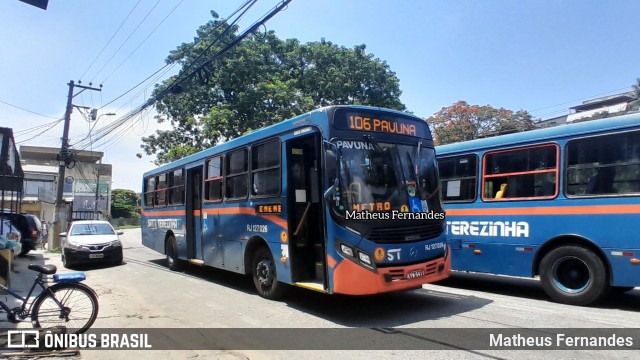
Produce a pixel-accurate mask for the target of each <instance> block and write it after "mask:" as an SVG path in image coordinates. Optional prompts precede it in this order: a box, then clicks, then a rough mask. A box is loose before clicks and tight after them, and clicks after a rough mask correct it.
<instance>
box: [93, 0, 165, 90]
mask: <svg viewBox="0 0 640 360" xmlns="http://www.w3.org/2000/svg"><path fill="white" fill-rule="evenodd" d="M160 1H162V0H158V1H157V2H156V3H155V5H153V7H152V8H151V10H149V12H148V13H147V14H146V15H145V16H144V17H143V18H142V20H141V21H140V22H139V23H138V25H137V26H136V28H135V29H133V31H131V33H130V34H129V36H128V37H127V38H126V39H125V40H124V41H123V42H122V45H120V47H119V48H118V50H116V52H114V53H113V55H111V57H110V58H109V60H107V62H106V63H105V64H104V65H103V66H102V67H101V68H100V70H98V72H97V73H96V74H95V75H94V76H93V78H92V79H91V82H93V80H95V78H96V77H98V75H100V72H102V70H104V68H105V67H106V66H107V65H109V63H110V62H111V60H112V59H113V58H114V57H115V56H116V54H118V52H119V51H120V49H122V47H123V46H124V45H125V44H126V43H127V41H129V39H131V36H133V34H135V32H136V31H137V30H138V28H139V27H140V25H142V23H144V21H145V20H147V18H148V17H149V15H150V14H151V12H152V11H153V9H155V8H156V6H158V4H159V3H160Z"/></svg>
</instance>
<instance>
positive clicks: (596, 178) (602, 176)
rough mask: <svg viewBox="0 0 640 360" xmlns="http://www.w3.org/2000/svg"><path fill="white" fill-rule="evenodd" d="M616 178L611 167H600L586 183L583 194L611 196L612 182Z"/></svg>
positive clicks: (612, 190) (613, 191)
mask: <svg viewBox="0 0 640 360" xmlns="http://www.w3.org/2000/svg"><path fill="white" fill-rule="evenodd" d="M615 177H616V173H615V169H614V168H613V167H601V168H599V169H598V172H597V173H596V174H595V175H593V176H592V177H591V178H590V179H589V182H588V183H587V189H586V191H585V194H613V193H615V192H616V191H615V189H614V188H613V181H614V179H615Z"/></svg>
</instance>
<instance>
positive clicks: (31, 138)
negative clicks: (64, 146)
mask: <svg viewBox="0 0 640 360" xmlns="http://www.w3.org/2000/svg"><path fill="white" fill-rule="evenodd" d="M63 120H64V119H59V120H58V121H55V122H54V123H52V125H50V126H49V127H47V128H46V129H44V130H42V131H41V132H39V133H38V134H36V135H34V136H32V137H30V138H28V139H26V140H22V141H16V144H24V143H26V142H27V141H30V140H33V139H35V138H37V137H39V136H42V134H44V133H46V132H47V131H49V130H51V129H53V128H54V127H55V126H56V125H58V124H59V123H61V122H62V121H63Z"/></svg>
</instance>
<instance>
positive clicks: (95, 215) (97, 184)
mask: <svg viewBox="0 0 640 360" xmlns="http://www.w3.org/2000/svg"><path fill="white" fill-rule="evenodd" d="M101 166H102V165H101V164H97V166H96V203H95V210H94V212H93V219H94V220H100V218H99V216H98V191H99V189H100V167H101Z"/></svg>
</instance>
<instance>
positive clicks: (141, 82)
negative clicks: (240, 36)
mask: <svg viewBox="0 0 640 360" xmlns="http://www.w3.org/2000/svg"><path fill="white" fill-rule="evenodd" d="M255 1H257V0H247V1H245V3H244V4H242V5H240V7H238V8H237V9H236V10H234V11H233V12H232V13H231V14H230V15H229V16H227V18H226V19H224V20H222V21H221V22H220V23H219V24H218V26H217V27H216V28H214V30H215V29H217V28H218V27H219V26H221V25H222V24H225V23H226V22H227V21H228V20H229V19H231V18H232V17H233V16H235V15H236V14H237V13H238V12H239V11H240V10H242V9H243V8H244V7H246V6H247V4H249V3H250V2H255ZM240 17H241V16H240ZM240 17H238V19H239V18H240ZM236 21H237V19H236ZM200 40H202V39H198V40H197V41H194V42H193V43H191V44H190V45H189V48H187V49H186V50H191V49H192V48H193V47H195V46H196V45H197V44H198V43H199V42H200ZM216 40H217V39H216ZM214 43H215V40H214ZM210 47H211V45H210V46H209V47H208V48H207V50H208V49H209V48H210ZM205 52H206V50H205V51H203V53H205ZM176 64H177V62H174V63H173V64H166V65H164V66H163V67H161V68H160V69H158V70H156V71H155V72H154V73H153V74H151V75H149V76H147V77H146V78H145V79H144V80H142V81H140V82H139V83H137V84H136V85H134V86H133V87H131V88H130V89H129V90H127V91H125V92H124V93H122V94H121V95H119V96H117V97H116V98H115V99H113V100H111V101H109V102H108V103H106V104H105V105H103V106H102V107H101V108H100V109H102V108H104V107H106V106H109V105H110V104H112V103H114V102H115V101H117V100H118V99H120V98H122V97H123V96H125V95H126V94H128V93H130V92H131V91H133V90H134V89H135V88H137V87H138V86H140V85H142V84H143V83H144V82H145V81H147V80H149V79H150V78H151V77H153V76H154V75H155V74H157V73H159V72H160V71H162V70H163V69H165V68H167V67H169V66H170V67H171V68H173V67H174V66H175V65H176ZM168 70H170V69H168ZM165 73H166V72H165ZM163 74H164V73H163ZM138 94H139V93H138ZM136 95H137V94H136Z"/></svg>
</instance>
